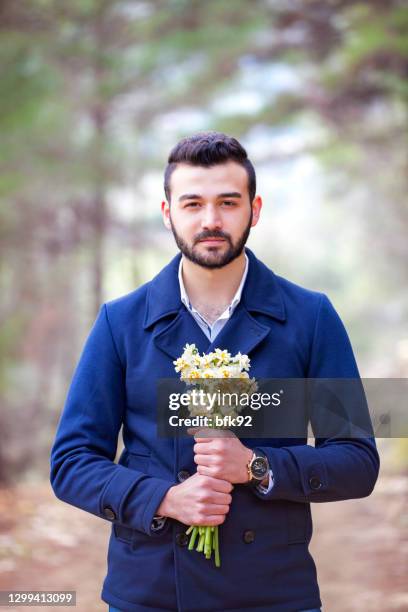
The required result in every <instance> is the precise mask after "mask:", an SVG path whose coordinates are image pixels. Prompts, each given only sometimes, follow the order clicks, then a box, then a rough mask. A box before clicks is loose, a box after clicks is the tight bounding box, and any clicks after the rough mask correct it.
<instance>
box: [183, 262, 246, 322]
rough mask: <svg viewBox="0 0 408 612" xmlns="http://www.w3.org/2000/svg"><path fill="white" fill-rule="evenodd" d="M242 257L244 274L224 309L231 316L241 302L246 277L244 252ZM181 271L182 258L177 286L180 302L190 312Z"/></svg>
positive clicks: (190, 307)
mask: <svg viewBox="0 0 408 612" xmlns="http://www.w3.org/2000/svg"><path fill="white" fill-rule="evenodd" d="M244 255H245V269H244V272H243V274H242V278H241V282H240V284H239V287H238V289H237V291H236V293H235V295H234V297H233V298H232V301H231V304H230V305H229V306H228V308H227V309H226V311H228V312H229V314H230V315H231V314H232V312H233V310H235V308H236V307H237V306H238V304H239V302H240V300H241V295H242V290H243V288H244V284H245V280H246V277H247V274H248V256H247V254H246V253H245V252H244ZM182 270H183V258H181V259H180V263H179V269H178V280H179V284H180V297H181V301H182V302H183V304H184V305H185V306H186V308H188V309H189V310H192V309H193V306H192V305H191V302H190V300H189V297H188V295H187V292H186V288H185V286H184V282H183V274H182ZM223 315H224V313H223ZM223 315H221V316H223Z"/></svg>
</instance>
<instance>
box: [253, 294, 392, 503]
mask: <svg viewBox="0 0 408 612" xmlns="http://www.w3.org/2000/svg"><path fill="white" fill-rule="evenodd" d="M307 376H308V378H327V379H339V378H350V379H359V373H358V369H357V364H356V362H355V359H354V355H353V351H352V348H351V344H350V341H349V338H348V336H347V332H346V330H345V328H344V326H343V323H342V322H341V320H340V317H339V316H338V314H337V312H336V311H335V309H334V308H333V306H332V304H331V302H330V301H329V299H328V298H327V297H326V296H325V295H322V296H321V299H320V304H319V309H318V314H317V318H316V324H315V331H314V338H313V343H312V348H311V354H310V361H309V367H308V374H307ZM359 410H361V411H365V410H367V414H363V415H361V416H362V421H365V422H367V421H368V422H369V423H370V424H371V421H370V417H369V414H368V409H367V406H366V404H364V403H363V402H362V403H361V404H360V405H359ZM312 428H313V431H314V433H315V429H314V427H313V422H312ZM315 436H316V433H315ZM257 448H259V449H260V450H261V451H263V452H264V453H265V454H266V455H267V457H268V460H269V464H270V467H271V469H272V472H273V477H274V486H273V487H272V489H271V490H270V492H269V493H267V494H262V493H261V492H259V491H257V490H254V493H255V495H257V497H259V498H260V499H263V500H265V501H267V500H274V499H287V500H290V501H295V502H329V501H339V500H345V499H353V498H359V497H366V496H368V495H370V493H371V492H372V491H373V489H374V485H375V483H376V480H377V477H378V472H379V467H380V459H379V455H378V452H377V447H376V443H375V438H374V436H369V435H366V436H364V437H362V436H359V437H358V438H356V437H354V438H353V437H350V436H347V437H341V436H340V435H336V436H333V437H328V438H327V437H326V438H324V437H316V439H315V446H310V445H307V444H302V445H293V446H292V445H289V446H282V447H280V448H274V447H271V446H259V447H257Z"/></svg>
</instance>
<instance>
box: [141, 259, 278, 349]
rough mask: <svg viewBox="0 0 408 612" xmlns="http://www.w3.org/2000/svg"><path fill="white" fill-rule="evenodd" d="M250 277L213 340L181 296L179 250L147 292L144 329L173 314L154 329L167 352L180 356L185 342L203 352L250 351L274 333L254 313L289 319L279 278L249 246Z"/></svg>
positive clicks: (158, 340)
mask: <svg viewBox="0 0 408 612" xmlns="http://www.w3.org/2000/svg"><path fill="white" fill-rule="evenodd" d="M246 253H247V255H248V259H249V268H248V276H247V279H246V282H245V285H244V289H243V292H242V296H241V301H240V303H239V304H238V306H237V308H236V309H235V311H234V313H233V314H232V316H231V318H230V319H229V320H228V321H227V323H226V324H225V326H224V327H223V328H222V330H221V331H220V333H219V334H218V335H217V337H216V339H215V340H214V342H210V341H209V340H208V338H207V336H206V335H205V334H204V332H203V331H202V330H201V328H200V327H199V326H198V325H197V323H196V322H195V321H194V319H193V317H192V316H191V315H190V313H189V312H188V311H187V309H186V307H185V306H184V304H183V303H182V302H181V298H180V288H179V282H178V276H177V275H178V266H179V263H180V258H181V254H180V253H179V254H178V255H176V257H174V259H172V260H171V261H170V263H169V264H168V265H167V266H166V267H165V268H163V270H161V272H159V274H158V275H157V276H156V277H155V278H154V279H153V280H152V281H151V283H150V287H149V292H148V294H147V298H146V299H147V303H146V317H145V322H144V328H145V329H148V328H149V327H150V326H152V325H154V324H155V323H157V322H158V321H159V320H161V319H164V318H165V317H171V318H170V320H169V321H168V323H167V324H166V322H165V321H162V324H161V325H160V326H159V327H158V329H155V330H154V343H155V345H156V346H157V348H159V349H160V350H162V351H163V352H164V353H166V354H167V355H169V356H170V357H172V358H173V359H177V357H179V356H180V355H181V354H182V352H183V348H184V346H185V344H186V343H187V342H188V343H189V344H192V343H194V344H195V345H196V346H197V348H198V349H199V351H200V353H209V352H210V351H212V350H214V349H215V348H216V347H217V346H218V347H220V348H223V349H226V350H228V351H230V353H231V354H236V353H238V352H239V351H240V352H241V353H243V354H247V355H248V354H249V353H250V352H251V351H253V350H254V349H255V348H256V347H257V346H258V345H259V344H260V343H261V342H262V341H263V340H264V338H266V336H267V335H268V334H269V333H270V331H271V327H270V326H269V325H265V324H263V323H261V322H260V321H258V320H257V318H255V317H254V316H252V314H251V313H253V312H257V313H261V314H264V315H269V316H271V317H273V318H274V319H277V320H278V321H280V322H283V321H284V320H285V307H284V303H283V299H282V295H281V290H280V288H279V285H278V281H277V279H276V277H275V275H274V274H273V272H272V271H271V270H269V269H268V268H267V267H266V266H265V265H264V264H263V263H262V262H261V261H259V260H258V259H257V258H256V257H255V255H254V254H253V253H252V251H250V250H249V249H246Z"/></svg>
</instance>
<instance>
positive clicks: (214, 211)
mask: <svg viewBox="0 0 408 612" xmlns="http://www.w3.org/2000/svg"><path fill="white" fill-rule="evenodd" d="M221 225H222V223H221V215H220V211H219V209H218V207H217V206H213V205H212V204H207V206H204V214H203V217H202V220H201V227H202V229H206V230H215V229H221Z"/></svg>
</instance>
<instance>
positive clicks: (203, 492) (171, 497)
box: [156, 472, 233, 525]
mask: <svg viewBox="0 0 408 612" xmlns="http://www.w3.org/2000/svg"><path fill="white" fill-rule="evenodd" d="M232 489H233V486H232V484H231V483H230V482H227V481H225V480H221V479H219V478H211V477H210V476H203V475H201V474H198V473H197V472H196V473H195V474H193V475H192V476H190V477H189V478H187V479H186V480H184V481H183V482H182V483H181V484H178V485H175V486H174V487H171V488H170V489H169V490H168V491H167V493H166V495H165V496H164V498H163V500H162V503H161V504H160V506H159V507H158V509H157V511H156V514H160V515H162V516H169V517H171V518H175V519H176V520H178V521H180V522H181V523H185V524H186V525H221V524H222V523H223V522H224V521H225V517H226V515H227V513H228V512H229V507H230V504H231V499H232V497H231V491H232Z"/></svg>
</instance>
